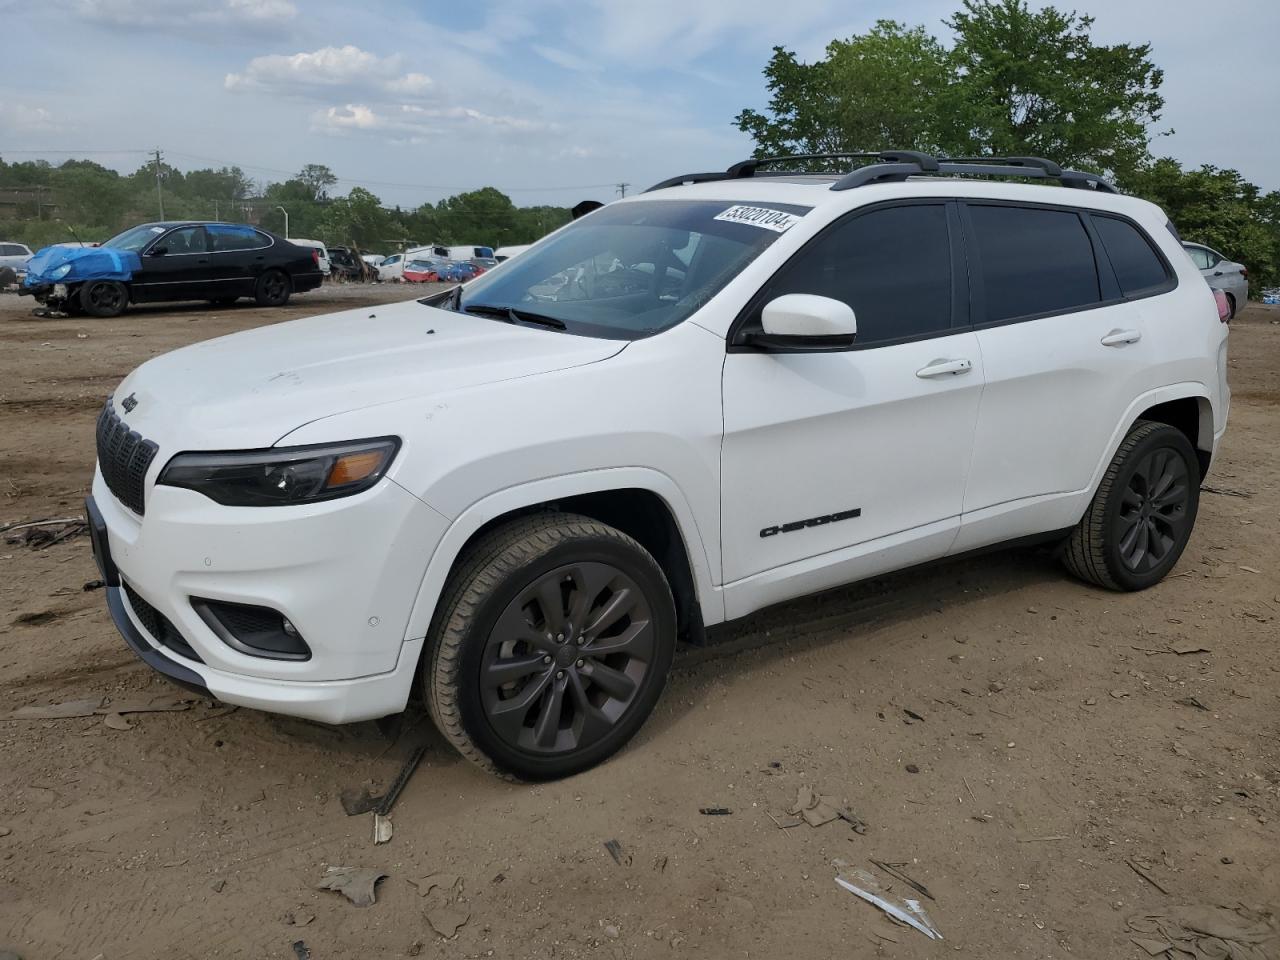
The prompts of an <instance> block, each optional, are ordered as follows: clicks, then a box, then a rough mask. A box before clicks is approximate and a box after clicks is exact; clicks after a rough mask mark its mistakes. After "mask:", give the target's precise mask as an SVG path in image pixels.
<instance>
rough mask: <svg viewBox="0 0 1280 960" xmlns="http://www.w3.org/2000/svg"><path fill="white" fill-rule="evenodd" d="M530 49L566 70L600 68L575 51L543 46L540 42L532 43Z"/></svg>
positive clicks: (596, 69) (581, 70)
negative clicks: (570, 51)
mask: <svg viewBox="0 0 1280 960" xmlns="http://www.w3.org/2000/svg"><path fill="white" fill-rule="evenodd" d="M530 49H531V50H533V52H534V53H536V54H537V55H538V56H540V57H542V59H543V60H547V61H550V62H551V63H554V64H555V65H556V66H557V67H564V68H565V69H566V70H576V71H577V72H579V73H592V72H595V71H599V70H600V65H599V64H597V63H594V62H593V61H591V60H590V59H588V58H587V57H580V56H578V55H577V54H576V53H569V52H568V51H567V50H560V49H557V48H556V47H548V46H544V45H543V44H540V43H535V44H533V45H532V47H530Z"/></svg>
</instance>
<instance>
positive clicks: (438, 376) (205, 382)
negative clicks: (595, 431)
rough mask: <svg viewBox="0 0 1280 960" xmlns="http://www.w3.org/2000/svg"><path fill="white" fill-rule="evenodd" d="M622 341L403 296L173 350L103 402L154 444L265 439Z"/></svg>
mask: <svg viewBox="0 0 1280 960" xmlns="http://www.w3.org/2000/svg"><path fill="white" fill-rule="evenodd" d="M625 346H626V343H625V342H623V341H617V340H600V339H595V338H592V337H579V336H571V335H569V334H565V333H558V332H556V331H551V330H541V329H537V328H531V327H521V326H515V325H512V324H508V323H503V322H501V321H497V320H493V319H490V318H487V317H478V316H472V315H469V314H459V313H453V312H451V311H447V310H438V309H436V308H434V307H426V306H423V305H422V304H420V303H417V302H415V301H409V302H407V303H396V304H384V305H381V306H374V307H364V308H361V309H358V310H347V311H344V312H342V313H333V314H328V315H326V316H320V317H311V318H308V319H305V320H293V321H290V322H288V323H277V324H273V325H271V326H269V327H260V328H258V329H256V330H248V331H245V332H243V333H236V334H232V335H231V336H227V337H220V338H218V339H216V340H208V341H206V342H204V343H197V344H194V345H192V346H190V347H184V348H182V349H180V350H175V351H174V352H173V353H167V354H164V355H163V356H159V357H156V358H155V359H154V360H149V361H147V362H146V363H144V364H143V365H142V366H140V367H139V368H138V369H137V370H135V371H134V372H133V373H131V374H130V375H129V376H128V377H126V378H125V380H124V382H123V383H121V384H120V386H119V387H118V388H117V389H116V391H115V394H114V397H115V400H114V403H115V407H116V412H117V413H119V414H120V415H121V416H122V417H123V418H124V420H125V422H126V423H128V424H129V426H130V427H132V428H133V429H134V430H136V431H138V432H139V433H140V434H142V435H143V436H144V437H146V438H148V439H150V440H153V441H155V442H156V443H157V444H159V445H160V448H161V450H162V451H164V452H177V451H178V450H233V449H250V448H258V447H269V446H272V445H273V444H275V443H276V442H277V441H278V440H279V439H280V438H281V437H283V436H284V435H285V434H287V433H290V432H291V431H293V430H296V429H297V428H298V427H300V426H302V425H303V424H305V423H309V422H311V421H312V420H318V419H322V418H324V417H330V416H334V415H336V414H340V413H347V412H349V411H352V410H358V409H362V408H364V407H371V406H375V405H377V404H382V403H390V402H393V401H397V400H407V399H410V398H413V397H426V396H437V395H440V394H447V393H450V392H453V391H456V390H462V389H466V388H468V387H476V386H480V385H483V384H486V383H497V382H500V381H503V380H513V379H517V378H521V377H531V376H536V375H537V374H541V373H549V372H551V371H554V370H563V369H566V368H569V367H576V366H581V365H583V364H588V363H595V362H596V361H599V360H604V359H607V358H608V357H611V356H614V355H615V354H617V353H619V352H620V351H621V350H622V349H623V348H624V347H625ZM126 398H132V400H131V402H130V403H129V404H127V406H128V407H129V409H128V410H126V409H125V405H123V404H122V401H124V400H125V399H126Z"/></svg>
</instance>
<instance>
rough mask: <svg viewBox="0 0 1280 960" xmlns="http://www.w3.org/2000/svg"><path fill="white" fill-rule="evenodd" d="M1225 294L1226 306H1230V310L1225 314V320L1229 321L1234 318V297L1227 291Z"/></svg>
mask: <svg viewBox="0 0 1280 960" xmlns="http://www.w3.org/2000/svg"><path fill="white" fill-rule="evenodd" d="M1225 296H1226V298H1227V307H1228V308H1230V311H1231V312H1230V313H1228V314H1227V322H1228V323H1230V322H1231V321H1232V320H1234V319H1235V318H1236V298H1235V297H1233V296H1232V295H1231V294H1229V293H1228V294H1225Z"/></svg>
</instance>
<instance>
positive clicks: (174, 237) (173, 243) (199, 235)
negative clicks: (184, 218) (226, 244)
mask: <svg viewBox="0 0 1280 960" xmlns="http://www.w3.org/2000/svg"><path fill="white" fill-rule="evenodd" d="M161 250H163V251H164V252H165V256H168V257H178V256H182V255H183V254H188V253H206V252H207V251H208V245H207V244H206V242H205V234H204V227H183V228H182V229H180V230H173V231H170V232H169V233H167V234H165V235H164V236H163V237H161V238H160V240H159V241H158V242H157V243H156V245H155V247H154V248H153V252H156V253H158V252H160V251H161Z"/></svg>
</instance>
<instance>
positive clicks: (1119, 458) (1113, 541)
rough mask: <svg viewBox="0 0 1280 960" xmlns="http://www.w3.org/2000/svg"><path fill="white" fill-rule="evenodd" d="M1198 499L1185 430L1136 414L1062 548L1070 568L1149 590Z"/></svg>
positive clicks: (1181, 544) (1104, 582)
mask: <svg viewBox="0 0 1280 960" xmlns="http://www.w3.org/2000/svg"><path fill="white" fill-rule="evenodd" d="M1199 505H1200V463H1199V460H1198V459H1197V457H1196V452H1195V449H1194V448H1193V447H1192V446H1191V442H1190V441H1189V440H1188V439H1187V437H1186V435H1185V434H1183V432H1182V431H1181V430H1177V429H1175V428H1174V427H1171V426H1169V425H1167V424H1163V423H1154V422H1152V421H1149V420H1139V421H1138V422H1137V423H1135V424H1134V425H1133V428H1132V429H1131V430H1130V431H1129V433H1128V435H1126V436H1125V438H1124V441H1123V442H1122V443H1121V444H1120V449H1118V450H1117V451H1116V455H1115V456H1114V457H1113V458H1112V460H1111V464H1110V466H1108V467H1107V472H1106V473H1105V474H1104V475H1103V477H1102V483H1101V484H1099V486H1098V490H1097V492H1096V493H1095V494H1094V495H1093V500H1092V501H1091V502H1090V504H1089V509H1088V510H1086V511H1085V514H1084V516H1083V517H1082V518H1081V519H1080V522H1079V523H1078V524H1077V525H1076V528H1075V529H1074V530H1073V531H1072V532H1071V536H1070V537H1069V538H1068V539H1067V543H1066V547H1065V550H1064V551H1063V562H1064V563H1065V564H1066V567H1067V569H1068V570H1069V571H1070V572H1071V573H1072V574H1074V575H1075V576H1077V577H1079V578H1080V579H1081V580H1085V581H1088V582H1089V583H1094V584H1097V585H1098V586H1100V587H1106V588H1107V589H1108V590H1145V589H1147V588H1148V587H1151V586H1154V585H1155V584H1157V583H1159V582H1160V581H1161V580H1163V579H1164V577H1165V575H1166V574H1168V572H1169V571H1170V570H1172V569H1173V567H1174V564H1176V563H1177V562H1178V558H1179V557H1181V556H1182V551H1183V549H1184V548H1185V547H1186V545H1187V541H1188V540H1189V539H1190V538H1191V530H1192V528H1193V527H1194V526H1195V521H1196V512H1197V510H1198V509H1199Z"/></svg>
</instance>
